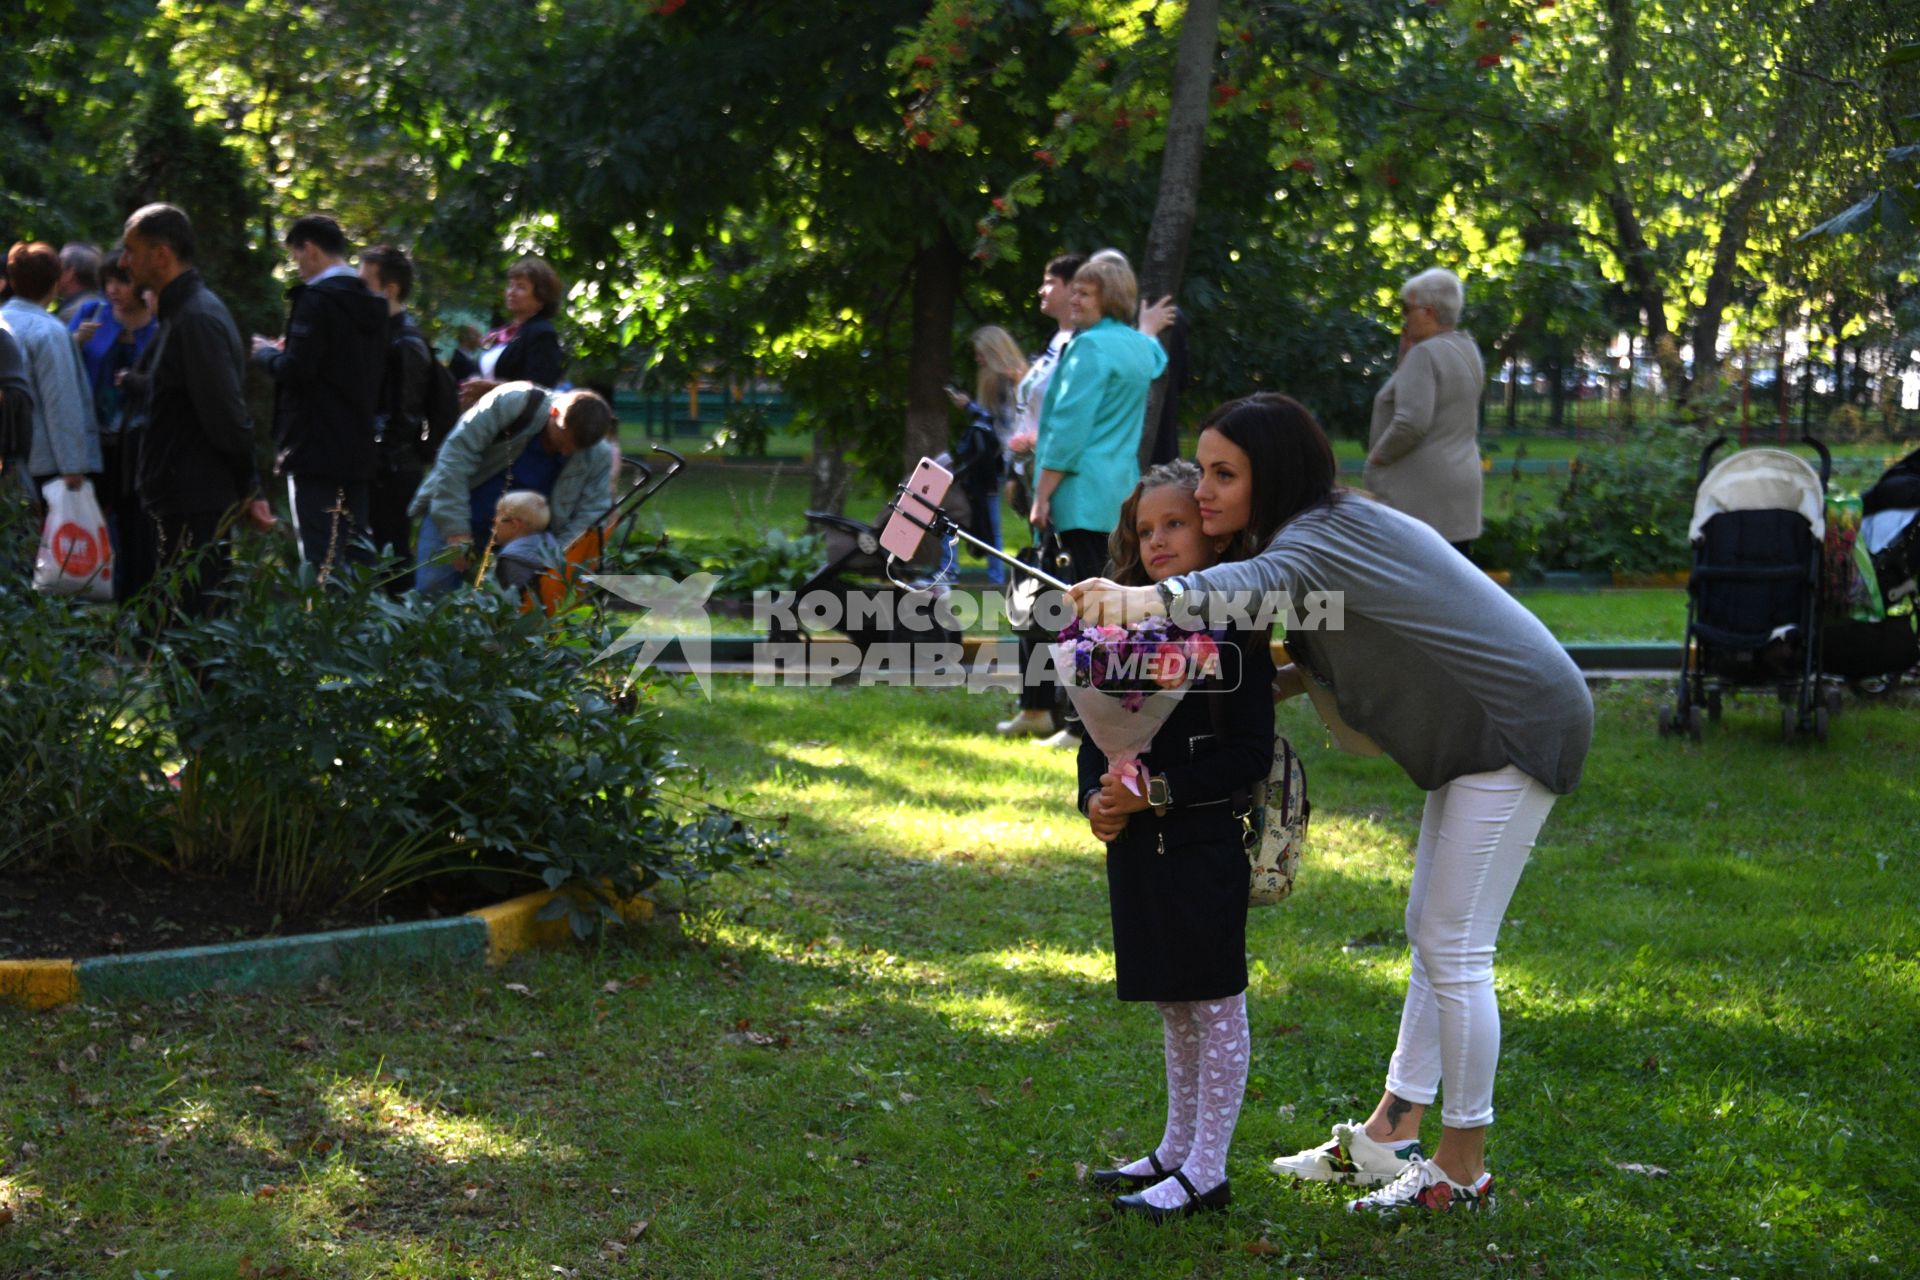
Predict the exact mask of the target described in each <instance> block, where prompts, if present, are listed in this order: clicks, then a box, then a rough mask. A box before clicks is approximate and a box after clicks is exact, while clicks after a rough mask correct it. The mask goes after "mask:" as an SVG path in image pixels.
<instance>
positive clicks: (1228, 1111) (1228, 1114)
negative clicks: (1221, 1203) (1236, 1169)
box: [1125, 992, 1250, 1209]
mask: <svg viewBox="0 0 1920 1280" xmlns="http://www.w3.org/2000/svg"><path fill="white" fill-rule="evenodd" d="M1158 1008H1159V1010H1160V1018H1161V1021H1162V1022H1163V1023H1164V1024H1165V1039H1166V1052H1167V1129H1166V1133H1165V1134H1163V1135H1162V1136H1161V1139H1160V1145H1159V1146H1158V1147H1155V1148H1154V1152H1153V1154H1154V1157H1155V1158H1156V1159H1158V1160H1159V1161H1160V1167H1161V1168H1162V1169H1179V1170H1180V1171H1181V1172H1182V1173H1184V1174H1186V1176H1187V1181H1189V1182H1191V1183H1192V1184H1193V1187H1194V1190H1196V1191H1198V1192H1200V1193H1202V1194H1205V1193H1206V1192H1208V1191H1211V1190H1213V1189H1214V1188H1215V1187H1217V1186H1219V1185H1220V1184H1221V1183H1222V1182H1224V1181H1226V1178H1227V1148H1228V1147H1229V1146H1230V1145H1231V1144H1232V1142H1233V1127H1234V1125H1235V1124H1237V1123H1238V1122H1239V1120H1240V1100H1241V1098H1242V1096H1243V1095H1244V1094H1245V1093H1246V1089H1247V1062H1248V1059H1249V1057H1250V1053H1249V1045H1248V1043H1247V997H1246V993H1245V992H1242V993H1241V994H1239V995H1237V996H1230V997H1228V998H1227V999H1225V1000H1185V1001H1177V1002H1175V1001H1162V1002H1160V1003H1159V1005H1158ZM1125 1171H1126V1172H1127V1173H1133V1174H1149V1173H1152V1172H1153V1165H1152V1164H1150V1163H1149V1162H1148V1161H1147V1160H1145V1159H1140V1160H1136V1161H1134V1162H1133V1163H1132V1164H1130V1165H1127V1166H1125ZM1145 1194H1146V1200H1147V1203H1149V1204H1151V1205H1154V1206H1156V1207H1158V1208H1162V1209H1171V1208H1174V1207H1176V1206H1178V1205H1180V1204H1182V1203H1184V1202H1185V1201H1186V1198H1187V1193H1186V1191H1185V1189H1184V1188H1182V1187H1181V1185H1180V1184H1179V1183H1178V1182H1175V1181H1174V1180H1173V1179H1172V1178H1166V1179H1163V1180H1161V1181H1160V1182H1157V1183H1155V1184H1154V1185H1153V1186H1151V1187H1149V1188H1148V1189H1147V1191H1146V1193H1145Z"/></svg>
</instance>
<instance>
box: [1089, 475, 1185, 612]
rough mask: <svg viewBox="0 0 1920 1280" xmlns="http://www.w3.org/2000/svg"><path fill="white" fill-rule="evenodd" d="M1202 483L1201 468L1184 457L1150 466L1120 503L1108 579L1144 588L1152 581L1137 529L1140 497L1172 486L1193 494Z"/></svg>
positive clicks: (1110, 545) (1110, 536) (1110, 543)
mask: <svg viewBox="0 0 1920 1280" xmlns="http://www.w3.org/2000/svg"><path fill="white" fill-rule="evenodd" d="M1199 483H1200V468H1198V467H1196V466H1194V465H1193V464H1192V463H1191V462H1187V461H1185V460H1184V459H1181V458H1175V459H1174V460H1173V461H1172V462H1163V463H1161V464H1160V465H1159V466H1157V467H1150V468H1148V470H1147V474H1145V475H1143V476H1141V477H1140V483H1139V484H1137V485H1135V486H1133V492H1132V493H1130V494H1128V495H1127V500H1126V501H1125V502H1122V503H1121V504H1120V521H1119V523H1118V524H1116V525H1114V526H1113V532H1112V533H1111V534H1108V535H1107V562H1108V563H1107V574H1106V576H1107V577H1108V578H1110V579H1112V580H1113V581H1114V582H1117V583H1119V584H1120V585H1121V586H1123V587H1144V586H1146V585H1147V584H1148V583H1150V582H1152V581H1153V579H1152V578H1150V577H1148V576H1147V567H1146V565H1144V564H1142V563H1141V562H1140V537H1139V535H1138V534H1137V533H1136V532H1135V530H1136V529H1138V528H1139V527H1140V499H1142V498H1144V497H1146V495H1147V490H1149V489H1162V488H1167V487H1169V486H1171V487H1173V488H1176V489H1185V490H1186V491H1187V492H1188V493H1189V494H1191V493H1192V492H1193V490H1194V487H1195V486H1196V485H1198V484H1199Z"/></svg>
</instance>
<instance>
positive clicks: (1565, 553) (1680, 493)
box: [1540, 422, 1708, 574]
mask: <svg viewBox="0 0 1920 1280" xmlns="http://www.w3.org/2000/svg"><path fill="white" fill-rule="evenodd" d="M1707 439H1708V436H1707V435H1706V433H1705V432H1703V431H1702V430H1700V429H1699V428H1698V427H1694V426H1688V425H1682V424H1678V423H1671V422H1655V423H1648V424H1645V425H1642V426H1639V427H1633V428H1628V429H1627V430H1626V431H1625V432H1623V433H1622V434H1621V435H1620V436H1619V437H1617V438H1616V439H1615V440H1613V441H1611V442H1608V443H1606V444H1597V445H1592V446H1589V447H1586V448H1583V449H1581V451H1580V457H1579V458H1578V460H1577V461H1576V463H1575V465H1574V468H1573V473H1572V475H1571V476H1569V477H1568V480H1567V487H1566V491H1565V492H1564V493H1563V494H1562V495H1561V498H1560V502H1559V504H1558V505H1557V506H1556V507H1555V509H1554V513H1553V516H1552V518H1551V520H1549V521H1548V522H1546V524H1545V526H1544V527H1543V528H1542V530H1541V533H1540V547H1541V556H1542V559H1543V560H1544V562H1545V563H1546V566H1547V567H1548V568H1553V569H1590V570H1597V571H1602V572H1607V573H1622V574H1652V573H1673V572H1677V571H1679V570H1682V569H1685V568H1687V566H1688V565H1689V564H1690V563H1691V562H1692V552H1691V550H1690V548H1689V546H1688V542H1687V524H1688V522H1689V521H1690V520H1691V519H1692V516H1693V490H1694V484H1695V481H1696V478H1697V473H1698V468H1699V463H1700V450H1701V449H1702V448H1703V447H1704V446H1705V445H1706V442H1707Z"/></svg>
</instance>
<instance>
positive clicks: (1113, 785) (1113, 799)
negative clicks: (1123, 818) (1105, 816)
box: [1088, 773, 1153, 814]
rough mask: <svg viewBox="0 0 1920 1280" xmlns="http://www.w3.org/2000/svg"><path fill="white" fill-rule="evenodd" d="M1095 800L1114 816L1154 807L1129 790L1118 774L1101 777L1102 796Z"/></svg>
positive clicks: (1145, 799) (1107, 774) (1143, 797)
mask: <svg viewBox="0 0 1920 1280" xmlns="http://www.w3.org/2000/svg"><path fill="white" fill-rule="evenodd" d="M1094 800H1095V801H1097V802H1098V803H1099V804H1100V805H1101V806H1102V807H1103V808H1105V809H1106V811H1107V812H1108V813H1113V814H1128V813H1138V812H1140V811H1141V810H1142V809H1151V808H1152V807H1153V806H1152V805H1150V804H1148V803H1147V798H1146V797H1145V796H1137V795H1135V794H1133V792H1131V791H1129V790H1127V784H1126V783H1124V782H1122V781H1121V780H1120V775H1119V774H1117V773H1103V774H1101V775H1100V794H1099V795H1097V796H1095V797H1094ZM1088 807H1089V808H1091V807H1092V805H1091V804H1089V806H1088Z"/></svg>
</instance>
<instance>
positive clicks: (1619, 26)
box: [1607, 0, 1681, 386]
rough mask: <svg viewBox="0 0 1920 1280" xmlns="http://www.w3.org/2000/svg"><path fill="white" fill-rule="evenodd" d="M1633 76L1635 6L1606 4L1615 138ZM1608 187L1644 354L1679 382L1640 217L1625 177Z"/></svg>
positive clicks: (1663, 296)
mask: <svg viewBox="0 0 1920 1280" xmlns="http://www.w3.org/2000/svg"><path fill="white" fill-rule="evenodd" d="M1632 70H1633V0H1607V107H1608V118H1607V128H1608V132H1609V134H1617V133H1618V132H1619V131H1620V129H1621V128H1623V127H1624V125H1623V121H1622V118H1621V117H1622V114H1623V112H1624V110H1625V104H1626V98H1627V76H1628V74H1629V73H1631V71H1632ZM1609 180H1610V182H1611V184H1612V185H1611V187H1610V188H1609V190H1608V191H1607V211H1608V212H1609V213H1610V214H1611V215H1612V217H1613V230H1614V236H1615V238H1616V239H1618V241H1619V252H1620V264H1621V266H1622V268H1623V269H1624V270H1625V272H1626V276H1627V288H1628V290H1629V291H1630V292H1631V293H1632V294H1633V297H1634V300H1635V301H1636V302H1638V303H1639V304H1640V310H1641V313H1642V314H1643V316H1644V317H1645V322H1646V331H1647V350H1648V353H1649V354H1651V355H1652V356H1653V358H1654V359H1655V360H1656V361H1658V362H1659V365H1660V373H1661V376H1662V377H1663V378H1665V379H1666V380H1667V382H1668V384H1669V385H1673V386H1677V385H1679V383H1680V380H1681V369H1680V353H1679V350H1678V349H1677V348H1676V347H1675V345H1674V341H1673V334H1672V332H1671V330H1669V329H1668V327H1667V292H1666V289H1665V288H1664V287H1663V286H1662V285H1661V283H1660V275H1659V271H1658V265H1659V264H1658V262H1657V261H1656V259H1655V255H1654V251H1653V247H1652V246H1651V245H1649V244H1648V243H1647V237H1646V232H1645V230H1644V229H1643V228H1642V227H1641V225H1640V215H1639V213H1638V211H1636V210H1635V209H1634V207H1633V198H1632V196H1630V195H1629V194H1628V192H1627V175H1626V174H1625V173H1623V172H1621V170H1620V167H1619V166H1618V165H1613V166H1611V167H1610V169H1609Z"/></svg>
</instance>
